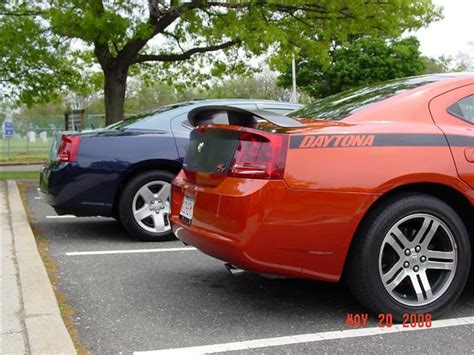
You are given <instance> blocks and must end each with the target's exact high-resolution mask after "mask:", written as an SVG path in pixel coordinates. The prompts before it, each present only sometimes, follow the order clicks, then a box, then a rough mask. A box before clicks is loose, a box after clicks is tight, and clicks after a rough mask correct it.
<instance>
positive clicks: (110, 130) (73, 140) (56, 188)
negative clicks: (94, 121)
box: [39, 99, 302, 241]
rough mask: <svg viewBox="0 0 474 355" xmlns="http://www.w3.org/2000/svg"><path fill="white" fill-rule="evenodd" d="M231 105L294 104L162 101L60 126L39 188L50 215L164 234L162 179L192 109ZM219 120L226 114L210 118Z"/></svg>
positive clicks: (279, 108)
mask: <svg viewBox="0 0 474 355" xmlns="http://www.w3.org/2000/svg"><path fill="white" fill-rule="evenodd" d="M216 104H219V105H231V106H235V107H241V108H248V109H254V110H255V109H262V110H269V111H272V112H278V113H282V114H286V113H288V112H290V111H293V110H295V109H298V108H301V107H302V105H299V104H293V103H286V102H279V101H271V100H237V99H236V100H197V101H189V102H183V103H178V104H174V105H168V106H163V107H161V108H159V109H157V110H155V111H152V112H149V113H145V114H141V115H137V116H134V117H131V118H129V119H126V120H124V121H121V122H118V123H116V124H113V125H111V126H108V127H106V128H105V129H99V130H95V131H84V132H82V133H77V132H69V133H68V132H64V133H63V134H62V135H59V138H57V139H56V141H55V142H54V143H53V145H52V147H51V154H50V160H49V162H48V163H47V164H46V165H45V166H43V168H42V171H41V175H40V186H39V194H40V196H41V198H42V199H43V200H44V201H46V202H47V203H48V204H50V205H51V206H53V207H54V209H55V210H56V212H57V213H58V214H60V215H61V214H73V215H76V216H105V217H114V218H116V219H117V220H120V221H121V223H122V224H123V225H124V226H125V228H126V229H127V230H128V232H129V233H130V234H131V235H133V236H134V237H136V238H138V239H141V240H147V241H158V240H167V239H170V238H172V231H171V226H170V222H169V219H168V214H169V194H170V187H171V185H170V183H171V182H172V181H173V179H174V177H175V175H176V174H177V173H178V172H179V171H180V170H181V165H182V161H183V158H184V154H185V151H186V147H187V145H188V141H189V133H190V131H191V129H192V126H191V125H190V124H189V123H188V121H187V114H188V112H189V111H190V110H192V109H194V108H196V107H202V106H207V105H216ZM218 119H219V120H220V121H221V122H222V123H225V122H226V121H227V116H226V113H222V114H221V115H220V117H219V118H218Z"/></svg>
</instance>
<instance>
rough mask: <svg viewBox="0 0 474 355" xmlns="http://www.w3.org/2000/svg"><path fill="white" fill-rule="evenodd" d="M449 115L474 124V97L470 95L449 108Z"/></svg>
mask: <svg viewBox="0 0 474 355" xmlns="http://www.w3.org/2000/svg"><path fill="white" fill-rule="evenodd" d="M448 113H449V114H451V115H453V116H455V117H457V118H460V119H462V120H464V121H467V122H469V123H471V124H474V95H469V96H466V97H464V98H462V99H461V100H459V101H457V102H455V103H454V104H452V105H451V106H449V107H448Z"/></svg>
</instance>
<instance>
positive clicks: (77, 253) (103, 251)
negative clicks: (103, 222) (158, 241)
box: [66, 247, 197, 256]
mask: <svg viewBox="0 0 474 355" xmlns="http://www.w3.org/2000/svg"><path fill="white" fill-rule="evenodd" d="M192 250H197V249H196V248H191V247H187V248H160V249H129V250H101V251H73V252H69V253H66V255H67V256H83V255H109V254H135V253H164V252H169V251H192Z"/></svg>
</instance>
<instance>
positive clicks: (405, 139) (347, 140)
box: [290, 133, 474, 149]
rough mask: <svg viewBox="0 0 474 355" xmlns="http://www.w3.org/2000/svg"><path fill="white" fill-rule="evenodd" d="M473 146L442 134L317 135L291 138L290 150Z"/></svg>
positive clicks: (468, 139)
mask: <svg viewBox="0 0 474 355" xmlns="http://www.w3.org/2000/svg"><path fill="white" fill-rule="evenodd" d="M448 141H449V145H450V146H457V147H470V146H474V137H469V136H455V135H448V136H447V137H446V136H444V135H442V134H392V133H380V134H317V135H301V136H292V137H291V140H290V149H308V148H309V149H319V148H358V147H412V146H413V147H415V146H418V147H420V146H426V147H442V146H447V145H448Z"/></svg>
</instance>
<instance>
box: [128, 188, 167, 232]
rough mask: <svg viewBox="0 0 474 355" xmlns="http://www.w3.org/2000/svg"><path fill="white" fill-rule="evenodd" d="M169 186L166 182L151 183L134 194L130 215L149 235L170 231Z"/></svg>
mask: <svg viewBox="0 0 474 355" xmlns="http://www.w3.org/2000/svg"><path fill="white" fill-rule="evenodd" d="M170 189H171V184H169V183H168V182H166V181H151V182H149V183H147V184H145V185H143V186H142V187H141V188H139V189H138V191H137V192H136V193H135V196H134V197H133V201H132V213H133V217H134V219H135V221H136V222H137V224H138V225H139V226H140V227H141V228H143V229H144V230H146V231H148V232H151V233H163V232H167V231H169V230H171V224H170V222H169V219H168V216H169V214H170V212H171V211H170V202H169V198H170Z"/></svg>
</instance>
